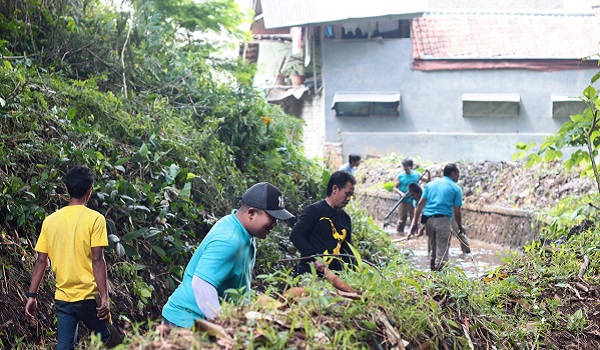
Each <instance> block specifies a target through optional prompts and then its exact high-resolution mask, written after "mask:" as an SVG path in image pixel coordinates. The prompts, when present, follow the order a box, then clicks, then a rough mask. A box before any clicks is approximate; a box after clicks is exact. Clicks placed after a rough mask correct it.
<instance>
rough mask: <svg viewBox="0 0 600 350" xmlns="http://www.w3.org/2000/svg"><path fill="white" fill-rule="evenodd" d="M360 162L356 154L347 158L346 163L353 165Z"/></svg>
mask: <svg viewBox="0 0 600 350" xmlns="http://www.w3.org/2000/svg"><path fill="white" fill-rule="evenodd" d="M359 160H360V156H359V155H358V154H351V155H349V156H348V162H350V163H354V162H357V161H359Z"/></svg>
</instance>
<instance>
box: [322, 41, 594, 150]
mask: <svg viewBox="0 0 600 350" xmlns="http://www.w3.org/2000/svg"><path fill="white" fill-rule="evenodd" d="M322 57H323V81H324V85H325V87H326V89H325V90H324V98H325V100H324V107H325V125H326V127H325V141H326V142H330V143H336V142H341V143H342V153H343V157H344V158H346V157H347V156H348V154H350V153H358V154H361V155H363V156H367V155H373V156H378V155H383V154H387V153H389V152H395V153H398V154H404V155H410V156H420V157H421V158H423V159H428V160H432V161H451V160H452V161H455V160H465V161H483V160H508V159H510V158H511V156H512V154H513V153H514V152H515V144H516V143H517V142H520V141H522V142H531V141H535V142H540V141H542V140H543V138H544V137H545V136H547V135H550V134H553V133H555V132H556V131H558V129H559V128H560V126H561V125H562V123H563V122H564V121H565V120H566V119H553V118H552V102H551V94H552V93H562V94H570V95H575V96H578V95H580V94H581V91H582V90H583V89H584V88H585V87H586V86H587V85H588V84H589V81H590V79H591V77H592V76H593V75H594V74H595V73H596V72H597V70H596V69H586V70H579V71H576V70H571V71H558V72H539V71H531V70H523V69H497V70H463V71H415V70H413V69H412V42H411V40H410V39H387V40H381V41H375V40H331V39H330V40H327V39H326V40H324V41H323V53H322ZM336 91H400V92H401V112H400V116H399V117H336V116H335V111H334V110H332V109H331V104H332V100H333V96H334V94H335V92H336ZM463 93H517V94H519V95H520V98H521V102H520V114H519V116H518V117H515V118H507V117H480V118H464V117H463V116H462V94H463Z"/></svg>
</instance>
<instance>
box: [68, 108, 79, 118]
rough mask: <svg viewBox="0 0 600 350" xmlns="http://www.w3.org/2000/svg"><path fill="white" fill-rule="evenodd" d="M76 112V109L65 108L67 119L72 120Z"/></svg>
mask: <svg viewBox="0 0 600 350" xmlns="http://www.w3.org/2000/svg"><path fill="white" fill-rule="evenodd" d="M76 114H77V109H75V108H69V109H68V110H67V120H73V118H75V115H76Z"/></svg>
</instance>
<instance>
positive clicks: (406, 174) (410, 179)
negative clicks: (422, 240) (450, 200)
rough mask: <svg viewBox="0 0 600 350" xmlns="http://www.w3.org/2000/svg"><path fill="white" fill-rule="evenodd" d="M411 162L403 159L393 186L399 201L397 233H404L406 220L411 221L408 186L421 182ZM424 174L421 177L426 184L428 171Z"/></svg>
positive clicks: (411, 211)
mask: <svg viewBox="0 0 600 350" xmlns="http://www.w3.org/2000/svg"><path fill="white" fill-rule="evenodd" d="M413 166H414V164H413V161H412V159H408V158H406V159H404V160H403V161H402V168H403V169H404V171H402V172H401V173H400V174H398V176H397V177H396V182H395V184H394V192H396V193H398V195H399V196H400V197H399V198H398V200H401V201H402V202H400V205H399V207H398V208H399V209H398V210H399V213H398V225H396V231H397V232H398V233H404V226H406V219H407V218H408V217H410V219H411V220H412V218H413V212H414V210H415V208H414V206H413V198H412V197H411V196H410V193H409V192H408V185H410V184H412V183H416V184H418V183H419V180H421V173H420V172H418V171H416V170H413ZM425 173H426V174H427V177H423V182H428V181H429V180H430V177H431V176H430V174H429V170H426V171H425Z"/></svg>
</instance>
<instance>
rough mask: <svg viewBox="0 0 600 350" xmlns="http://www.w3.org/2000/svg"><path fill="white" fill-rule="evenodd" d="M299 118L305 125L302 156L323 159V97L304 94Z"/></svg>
mask: <svg viewBox="0 0 600 350" xmlns="http://www.w3.org/2000/svg"><path fill="white" fill-rule="evenodd" d="M305 96H306V97H305V98H303V101H304V104H303V108H302V113H301V114H300V118H302V120H304V122H305V123H306V124H305V125H304V132H303V135H302V138H303V143H304V155H305V156H306V157H307V158H323V156H324V153H323V152H324V149H323V148H324V146H323V143H324V142H325V119H324V113H323V96H322V95H321V94H317V95H313V94H310V95H308V94H306V95H305Z"/></svg>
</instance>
